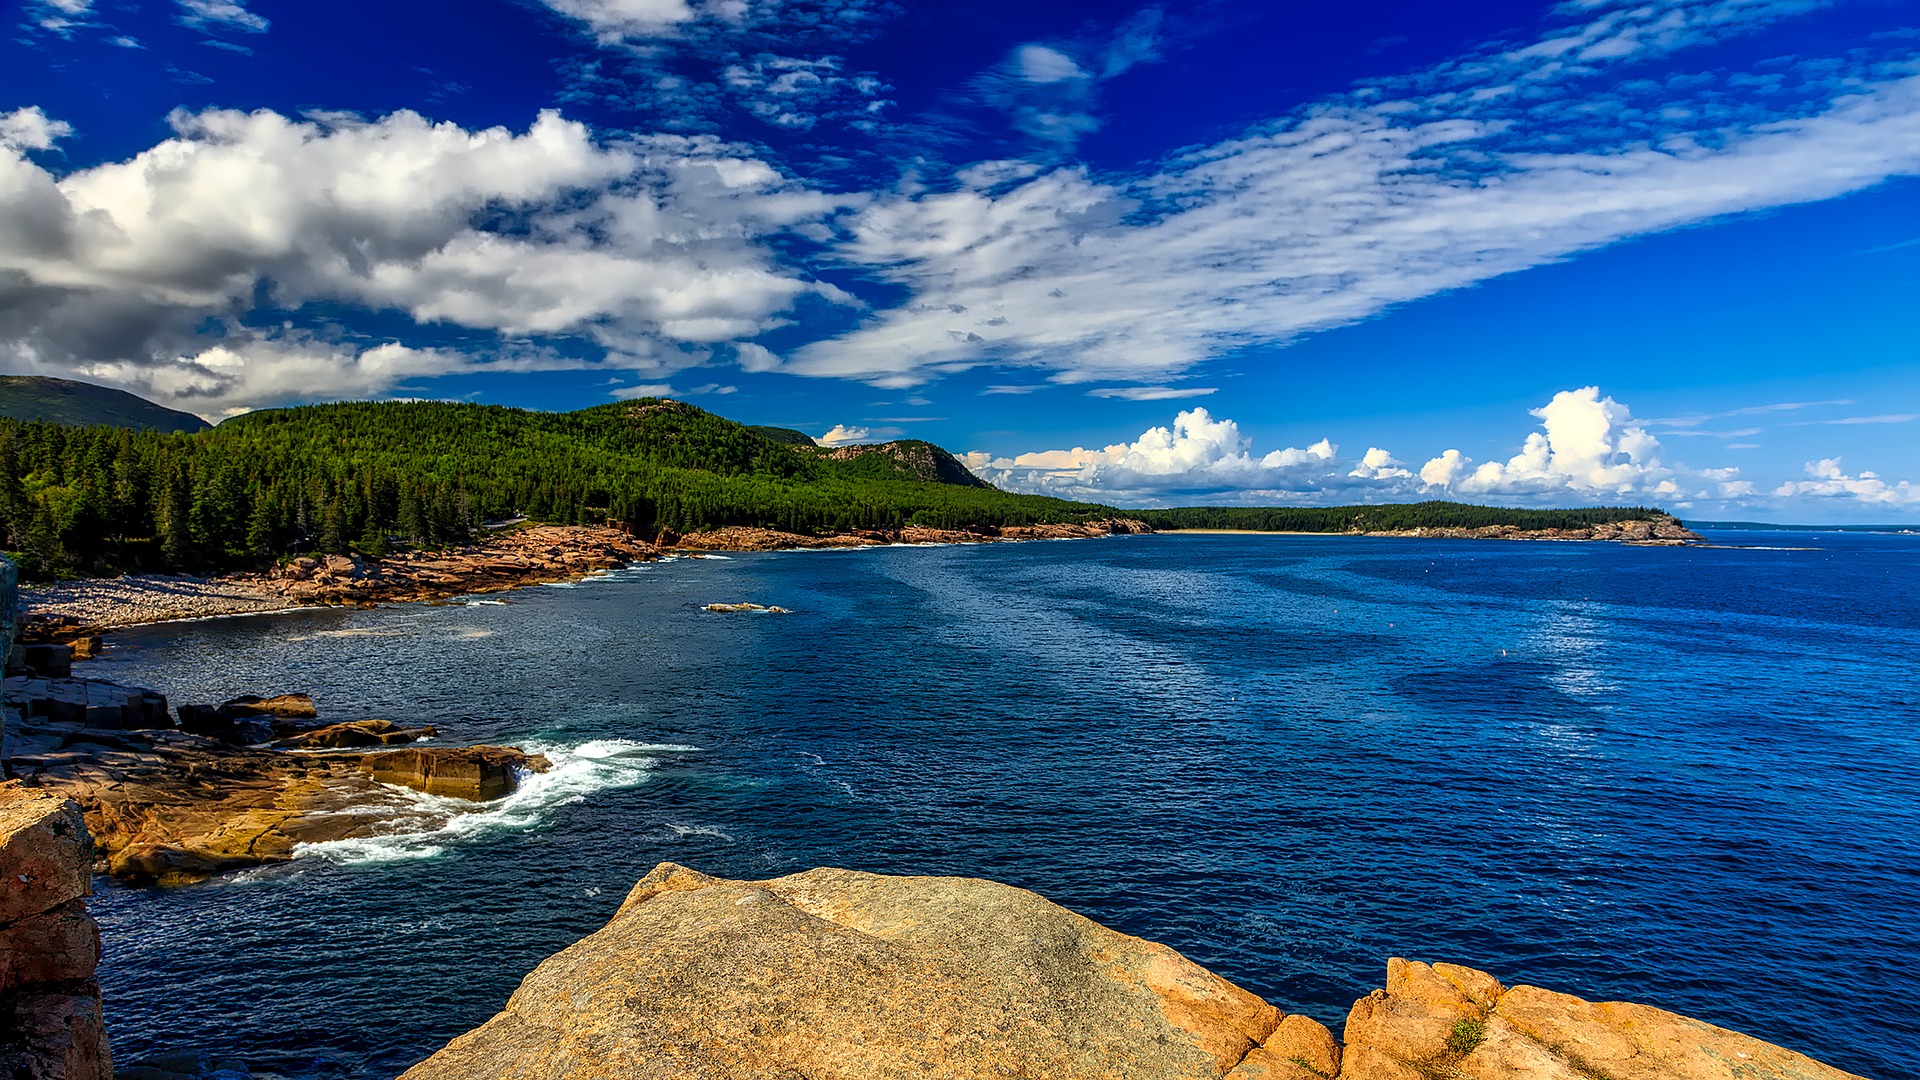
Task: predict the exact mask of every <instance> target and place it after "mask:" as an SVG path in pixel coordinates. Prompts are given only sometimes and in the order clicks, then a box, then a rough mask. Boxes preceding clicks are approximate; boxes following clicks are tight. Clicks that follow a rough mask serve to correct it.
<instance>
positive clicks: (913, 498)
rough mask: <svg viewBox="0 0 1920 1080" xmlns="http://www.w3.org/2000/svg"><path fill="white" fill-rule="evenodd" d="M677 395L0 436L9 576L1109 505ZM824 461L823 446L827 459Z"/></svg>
mask: <svg viewBox="0 0 1920 1080" xmlns="http://www.w3.org/2000/svg"><path fill="white" fill-rule="evenodd" d="M771 430H772V432H773V434H772V435H771V436H770V435H769V434H768V433H767V432H766V431H763V430H758V429H753V428H749V427H746V426H744V425H741V424H737V423H735V422H733V421H731V420H727V419H725V418H723V417H720V416H716V415H714V414H712V413H709V412H706V411H704V410H701V409H698V408H695V407H694V406H691V405H687V404H685V403H682V402H678V401H668V400H664V399H641V400H637V401H631V402H620V403H615V404H608V405H600V406H595V407H594V408H590V409H582V410H580V411H578V412H570V413H545V412H530V411H527V410H523V409H510V408H505V407H503V406H497V405H471V404H463V403H455V402H434V401H415V402H361V403H350V404H338V405H309V406H302V407H299V408H291V409H275V410H266V411H261V412H255V413H248V414H246V415H244V416H238V417H235V418H233V419H231V420H228V421H226V422H225V423H222V424H221V425H220V426H219V427H216V428H212V429H209V430H205V431H200V432H196V433H193V434H181V433H162V432H153V431H131V430H127V429H124V428H115V427H102V426H93V427H74V426H66V425H57V424H49V423H37V422H36V423H21V422H19V421H13V420H0V531H3V532H4V542H5V545H6V547H7V549H8V550H11V551H16V552H18V553H19V555H20V561H21V562H22V564H23V567H24V568H25V569H26V570H27V572H28V573H29V574H32V575H36V576H41V577H45V576H52V575H63V574H68V575H70V574H103V573H115V572H119V571H123V570H147V571H153V570H166V571H190V572H204V571H215V570H228V569H243V568H249V567H258V566H264V565H267V564H270V563H272V562H273V561H274V560H276V559H277V558H279V557H281V556H283V555H288V554H294V553H306V552H329V553H346V552H349V551H358V552H361V553H364V554H380V553H383V552H385V551H387V550H389V549H391V548H392V547H395V546H414V547H422V546H426V547H430V546H439V545H444V544H451V543H456V542H461V541H464V540H466V539H468V538H469V537H470V536H472V535H473V534H474V532H475V530H476V529H478V527H479V524H480V523H481V522H482V521H487V520H494V519H503V518H511V517H515V516H525V517H529V518H532V519H535V520H538V521H548V522H558V523H563V524H588V523H599V522H610V523H615V524H618V525H621V526H622V527H624V528H626V529H627V530H628V531H630V532H632V533H634V534H635V535H638V536H641V537H647V538H651V537H653V536H656V535H658V534H660V533H663V532H672V533H679V534H684V533H690V532H696V531H703V530H709V529H719V528H725V527H728V526H751V527H760V528H768V529H777V530H781V531H784V532H790V533H800V534H819V533H826V532H845V531H848V530H858V529H889V528H899V527H902V526H907V525H921V526H930V527H935V528H947V529H957V528H967V527H970V526H995V527H1006V526H1022V525H1035V524H1056V523H1076V522H1083V521H1087V520H1089V519H1093V518H1103V517H1111V516H1113V515H1114V513H1115V511H1113V510H1112V509H1111V508H1109V507H1103V506H1096V505H1094V504H1091V503H1074V502H1065V501H1062V500H1059V499H1051V498H1044V497H1041V496H1035V495H1015V494H1011V493H1009V492H1004V491H1000V490H998V489H996V488H992V487H990V486H987V485H986V484H984V483H982V482H980V481H979V480H978V479H977V478H975V477H974V476H973V475H972V474H971V473H968V472H967V471H966V469H965V467H964V466H962V465H961V464H960V463H959V462H958V461H957V460H955V459H954V458H953V456H952V455H951V454H948V453H947V452H946V451H944V450H941V449H940V448H939V447H937V446H933V445H932V444H930V443H917V442H909V443H901V444H894V445H892V446H891V447H890V446H888V445H882V446H878V447H861V448H858V449H857V450H855V451H854V452H851V453H848V452H843V451H842V450H822V449H820V448H817V447H815V446H813V445H812V442H811V440H808V442H807V444H806V445H804V446H802V445H799V444H797V443H795V442H793V441H792V440H791V439H790V438H787V437H784V436H783V435H782V434H781V432H782V429H771ZM843 449H844V448H843Z"/></svg>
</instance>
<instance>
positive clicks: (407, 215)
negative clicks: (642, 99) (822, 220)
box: [0, 109, 842, 404]
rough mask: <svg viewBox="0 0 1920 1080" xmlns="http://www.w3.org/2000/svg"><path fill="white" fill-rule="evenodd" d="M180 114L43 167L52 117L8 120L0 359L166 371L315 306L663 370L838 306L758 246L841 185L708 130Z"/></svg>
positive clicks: (829, 292)
mask: <svg viewBox="0 0 1920 1080" xmlns="http://www.w3.org/2000/svg"><path fill="white" fill-rule="evenodd" d="M172 122H173V126H174V130H175V135H174V137H173V138H171V139H168V140H166V141H164V142H162V143H160V144H159V145H157V146H155V147H153V148H152V149H150V150H147V151H145V152H143V153H141V154H139V155H136V156H135V157H133V158H132V159H130V160H127V161H121V162H108V163H105V164H101V165H97V166H94V167H92V168H88V169H82V170H79V171H76V172H73V173H71V174H68V175H66V176H64V177H56V176H55V175H54V174H52V173H51V172H49V171H47V170H46V169H44V168H42V167H40V166H39V165H36V164H34V163H33V162H31V161H29V160H27V158H26V157H25V156H24V154H23V152H22V151H23V150H25V149H33V148H44V147H45V146H48V145H51V143H52V141H53V140H54V139H55V138H58V137H60V136H61V135H63V134H65V132H66V128H65V125H63V124H61V123H59V122H58V121H51V120H49V119H47V118H46V116H45V115H44V114H43V113H42V112H40V110H38V109H27V110H22V111H19V112H15V113H12V114H9V115H8V116H7V117H6V118H5V120H4V128H3V129H0V130H4V134H5V138H4V140H0V141H3V142H4V144H5V145H4V146H0V360H4V361H6V362H8V363H9V365H10V366H14V367H18V368H22V369H34V370H53V371H56V372H57V371H59V370H61V369H66V370H78V369H81V368H85V367H87V366H89V365H94V366H97V365H99V364H101V363H103V362H107V361H112V362H114V363H115V364H116V365H123V366H124V365H129V364H130V365H133V366H134V367H137V366H139V365H140V364H150V365H155V366H158V367H166V366H168V365H171V364H173V363H174V362H175V361H176V360H177V358H178V357H180V356H191V355H196V354H198V353H200V352H201V351H202V350H204V349H206V348H208V347H210V345H211V344H213V343H210V342H209V341H208V340H207V339H206V338H205V336H204V334H203V332H202V329H201V328H202V327H203V326H204V324H205V323H206V321H207V320H209V319H214V320H234V319H238V318H240V317H243V316H247V317H251V318H253V319H255V320H256V321H257V320H258V317H259V316H260V315H261V314H262V313H263V310H264V311H272V310H274V309H276V308H277V309H280V310H283V311H285V312H287V313H289V314H293V313H297V312H298V310H299V309H300V308H301V307H302V306H303V305H305V304H308V303H310V302H316V301H320V302H333V303H340V304H346V305H350V306H358V307H361V308H365V309H374V310H380V309H385V310H396V311H399V312H402V313H404V314H406V315H407V316H410V317H411V318H412V319H413V320H414V321H415V322H417V323H423V324H425V323H446V324H452V325H455V326H460V327H466V328H472V329H479V330H488V331H496V332H498V333H499V334H501V335H504V336H505V337H506V338H508V339H509V340H512V339H519V338H528V337H561V338H573V339H577V340H580V341H584V342H588V343H591V344H592V345H596V346H598V347H600V348H601V349H604V350H605V355H606V357H607V362H608V363H611V364H614V365H617V366H631V367H635V368H637V369H641V370H646V369H671V368H674V367H676V366H679V367H684V366H687V364H689V363H694V362H698V359H699V358H700V357H702V356H704V355H705V351H706V346H707V345H708V344H710V343H717V342H725V341H729V340H731V339H734V338H738V337H745V336H751V335H753V334H756V333H759V332H761V331H763V330H766V329H769V328H771V327H773V326H775V325H778V324H779V323H780V322H781V321H782V318H781V312H783V311H784V310H785V309H786V307H787V306H788V305H789V304H791V303H792V302H793V300H794V299H795V298H797V297H799V296H801V295H804V294H810V293H811V294H816V295H821V296H825V297H828V298H829V299H839V298H841V297H842V294H840V293H839V292H838V290H835V289H832V288H831V287H828V286H824V285H818V284H815V283H813V282H811V281H809V280H807V279H806V278H805V277H804V276H802V275H801V274H800V273H798V272H796V271H794V270H790V269H786V268H783V267H781V266H780V265H778V262H777V259H776V256H775V255H774V254H773V252H772V251H771V250H770V249H769V248H768V247H766V246H765V245H764V244H763V243H762V242H761V241H762V238H764V237H768V236H771V235H773V234H776V233H778V232H781V231H783V230H787V229H792V228H798V227H803V226H805V225H807V224H808V223H811V222H813V221H815V220H817V219H818V218H819V217H820V216H822V215H823V214H825V213H827V212H830V211H831V210H832V209H833V207H834V206H835V203H834V202H833V200H830V199H828V198H826V197H823V196H820V195H817V194H814V193H811V192H807V191H805V190H802V189H800V188H798V187H797V186H795V185H792V184H791V183H789V182H787V181H786V180H784V179H783V178H782V177H781V176H780V174H779V173H777V172H776V171H774V170H773V169H772V168H770V167H769V166H767V165H766V164H765V163H764V162H761V161H759V160H757V159H755V158H753V157H751V156H748V155H746V154H743V153H742V152H740V151H738V150H737V149H735V148H733V147H731V146H728V145H727V144H724V143H721V142H719V141H718V140H715V139H711V138H686V137H680V136H656V137H651V138H640V139H632V140H626V141H622V142H619V143H613V144H601V143H598V142H596V141H595V140H594V139H593V138H592V136H591V134H590V133H589V132H588V130H587V129H586V128H585V127H584V126H583V125H580V124H577V123H573V122H570V121H567V120H564V119H562V118H561V117H560V116H559V115H558V114H556V113H552V112H547V113H542V114H541V115H540V116H539V118H538V119H537V120H535V122H534V123H533V124H532V126H531V127H529V128H528V129H527V130H526V131H525V132H523V133H514V132H510V131H508V130H506V129H504V128H492V129H487V130H484V131H469V130H466V129H463V128H460V127H458V126H456V125H452V124H432V123H429V122H428V121H427V120H425V119H424V118H422V117H420V116H418V115H416V114H414V113H411V112H400V113H394V114H392V115H390V116H386V117H382V118H380V119H378V120H371V121H368V120H361V119H359V118H357V117H351V116H328V117H324V118H318V119H312V120H307V121H295V120H292V119H289V118H287V117H284V116H281V115H279V114H277V113H273V112H269V111H264V110H263V111H258V112H253V113H240V112H232V111H221V110H215V111H209V112H204V113H197V114H193V113H176V114H175V115H174V116H173V118H172ZM263 297H265V298H266V300H267V306H266V307H265V308H264V309H262V308H261V306H260V301H261V298H263ZM522 352H525V350H522ZM422 355H424V356H427V357H429V358H432V359H433V360H436V361H438V362H442V363H444V364H446V365H447V370H449V371H451V370H455V369H456V368H457V367H458V364H457V363H456V358H455V357H453V355H452V354H448V353H437V352H431V351H429V352H427V353H424V354H422ZM676 355H677V356H679V357H680V359H678V360H676V359H675V356H676ZM549 362H551V363H555V364H561V365H567V364H572V365H578V364H580V363H582V361H580V360H577V359H574V360H559V359H550V361H549ZM118 369H119V368H118V367H116V370H118ZM128 370H131V369H130V368H129V369H128ZM219 370H221V371H226V369H225V368H221V369H219ZM229 374H231V373H230V372H229ZM232 385H233V387H235V388H240V387H245V386H262V385H271V383H269V384H256V383H251V382H249V381H247V380H244V379H238V378H235V379H234V380H233V382H232ZM276 400H277V399H274V398H270V397H268V398H260V399H258V400H256V401H254V402H253V403H254V404H272V403H276Z"/></svg>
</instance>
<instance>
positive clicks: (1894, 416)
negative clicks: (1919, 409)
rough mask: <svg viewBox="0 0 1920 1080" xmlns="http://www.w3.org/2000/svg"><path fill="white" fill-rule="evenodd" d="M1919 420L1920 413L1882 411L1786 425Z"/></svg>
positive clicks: (1797, 421)
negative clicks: (1874, 413)
mask: <svg viewBox="0 0 1920 1080" xmlns="http://www.w3.org/2000/svg"><path fill="white" fill-rule="evenodd" d="M1915 420H1920V413H1883V414H1881V415H1879V416H1842V417H1840V418H1838V419H1835V420H1796V421H1794V422H1792V423H1790V424H1788V425H1787V426H1788V427H1814V426H1817V425H1826V424H1842V425H1849V426H1850V425H1854V424H1911V423H1913V422H1914V421H1915Z"/></svg>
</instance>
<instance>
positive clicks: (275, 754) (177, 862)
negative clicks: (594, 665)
mask: <svg viewBox="0 0 1920 1080" xmlns="http://www.w3.org/2000/svg"><path fill="white" fill-rule="evenodd" d="M0 707H3V708H0V770H4V775H7V776H12V777H16V778H19V779H22V780H25V781H26V782H27V783H29V784H30V785H33V786H35V787H39V788H45V789H49V790H51V791H57V792H60V793H62V794H64V795H69V796H72V797H73V799H75V800H76V801H77V802H78V803H79V805H80V807H81V808H82V810H83V811H84V813H85V815H86V823H87V827H88V829H89V830H90V831H91V833H92V837H93V841H94V844H95V846H96V852H95V854H96V856H97V859H98V862H99V866H100V868H101V869H103V870H105V871H106V872H108V873H111V874H113V875H114V876H116V877H119V878H122V879H124V880H127V881H132V882H139V883H156V882H157V883H161V884H184V883H187V882H192V881H198V880H201V879H204V878H207V877H211V876H213V875H215V874H220V873H225V872H227V871H230V870H239V869H244V868H246V867H251V866H259V865H262V864H265V863H273V862H283V861H285V860H287V859H290V858H292V857H293V853H294V849H295V847H296V846H297V845H299V844H303V843H320V842H325V841H331V840H346V839H354V838H359V837H366V836H373V835H378V834H380V833H381V832H383V831H385V830H387V829H389V828H391V827H393V825H394V823H395V820H396V819H395V814H396V812H404V811H406V810H408V809H409V807H410V805H411V803H412V802H414V801H417V800H410V799H409V798H408V797H407V796H406V795H405V794H404V793H403V792H398V791H396V790H394V785H397V786H402V787H410V788H413V789H416V790H419V791H424V792H427V793H429V794H433V795H445V796H451V797H455V798H462V799H468V800H473V801H486V800H491V799H497V798H499V797H501V796H503V795H506V794H509V793H511V792H512V791H513V790H514V789H515V788H516V787H517V786H518V784H519V778H520V777H521V776H522V775H524V774H527V773H537V772H544V771H546V770H547V768H548V767H549V766H548V762H547V759H546V758H544V757H541V756H539V755H537V754H526V753H523V752H522V751H520V750H518V749H515V748H513V747H501V746H473V747H459V746H419V745H411V744H414V743H416V742H417V740H419V739H422V738H426V737H428V736H431V735H433V734H434V731H433V729H431V728H403V727H401V726H399V725H397V724H394V723H392V722H391V721H387V720H363V721H356V722H348V723H343V724H332V725H324V726H323V725H322V724H320V722H319V720H318V716H317V710H316V709H315V708H314V706H313V701H312V699H311V698H308V697H307V696H306V695H304V694H287V695H281V696H279V697H274V698H259V697H246V698H236V699H234V700H232V701H228V702H225V703H224V704H221V705H217V706H215V705H199V706H195V705H183V706H181V707H180V709H179V714H180V720H181V726H180V727H178V728H176V727H175V726H174V722H173V718H172V717H170V716H169V715H168V714H167V708H166V699H165V698H162V697H160V696H159V695H157V694H153V693H152V692H150V691H146V690H142V689H140V688H138V687H125V686H118V685H116V684H113V683H108V682H102V681H99V680H87V679H41V678H34V677H25V676H17V677H13V678H9V679H7V680H6V681H5V683H4V694H3V695H0ZM270 740H272V741H275V742H277V743H278V744H280V745H279V746H274V745H268V743H269V741H270ZM397 744H409V745H406V747H405V748H404V749H397V750H380V751H374V752H369V753H354V752H291V751H293V750H299V751H314V750H327V751H333V750H335V749H336V748H359V747H375V746H394V745H397ZM0 1075H5V1074H4V1073H0Z"/></svg>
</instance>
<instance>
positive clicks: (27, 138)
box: [0, 105, 73, 153]
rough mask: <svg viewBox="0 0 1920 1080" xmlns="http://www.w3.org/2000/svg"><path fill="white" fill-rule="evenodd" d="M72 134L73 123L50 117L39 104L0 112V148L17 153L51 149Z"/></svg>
mask: <svg viewBox="0 0 1920 1080" xmlns="http://www.w3.org/2000/svg"><path fill="white" fill-rule="evenodd" d="M72 134H73V125H72V124H69V123H67V122H66V121H64V120H53V119H49V118H48V117H47V114H46V113H45V112H43V111H42V110H41V109H40V107H39V106H37V105H34V106H29V107H27V108H24V109H15V110H14V111H12V112H10V113H0V148H6V149H10V150H13V151H15V152H16V153H19V152H24V151H29V150H51V149H53V144H54V143H56V142H59V141H60V140H61V139H64V138H66V137H67V136H69V135H72Z"/></svg>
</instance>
